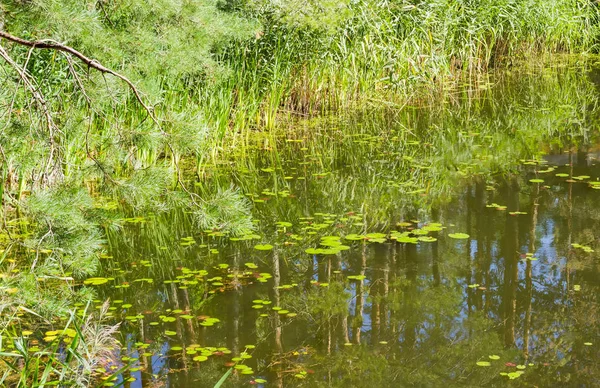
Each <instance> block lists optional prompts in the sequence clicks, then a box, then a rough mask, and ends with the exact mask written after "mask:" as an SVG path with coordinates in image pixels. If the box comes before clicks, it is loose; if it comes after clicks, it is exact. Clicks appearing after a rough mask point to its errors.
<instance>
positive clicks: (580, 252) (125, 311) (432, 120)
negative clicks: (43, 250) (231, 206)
mask: <svg viewBox="0 0 600 388" xmlns="http://www.w3.org/2000/svg"><path fill="white" fill-rule="evenodd" d="M595 74H597V73H596V72H595V71H594V70H593V69H592V70H590V69H588V68H585V67H583V68H582V67H581V66H576V67H575V69H573V68H565V67H562V66H556V67H551V68H548V69H544V70H539V69H538V70H534V71H531V72H530V73H527V72H521V73H518V74H517V73H515V74H510V73H509V74H502V75H499V76H497V77H495V78H492V79H490V80H485V82H479V83H473V84H469V85H463V86H461V87H459V88H457V89H456V90H455V91H453V92H451V93H449V97H446V98H444V99H442V100H443V101H437V100H436V101H437V102H431V101H423V102H422V104H419V106H418V107H410V106H407V107H404V108H403V109H399V107H393V106H392V107H388V108H386V109H382V108H381V107H376V106H374V107H373V109H370V110H367V111H365V112H362V113H360V114H352V115H348V116H347V117H346V116H345V117H342V118H339V117H338V118H335V119H319V120H312V121H298V122H294V123H293V124H288V125H285V126H282V128H279V130H278V131H275V132H274V133H272V134H269V135H263V136H257V137H256V138H253V139H244V140H243V141H244V142H246V143H245V144H244V146H243V147H238V148H237V149H234V150H233V151H231V156H230V157H229V158H228V160H227V161H226V162H224V163H221V164H219V165H207V166H206V168H205V169H204V170H203V171H201V172H200V174H199V177H200V178H199V179H200V181H201V182H202V185H200V184H199V185H198V190H201V187H213V188H214V190H217V189H218V188H228V187H230V186H231V185H234V186H235V187H237V188H239V190H241V192H243V193H244V194H245V195H246V196H247V197H248V201H249V203H251V205H252V206H251V208H252V211H251V214H250V215H249V216H251V217H252V219H253V223H254V225H255V230H254V231H253V232H252V233H245V234H242V235H238V236H237V237H236V236H233V235H231V234H228V233H225V232H223V231H221V230H203V229H202V228H201V227H200V226H198V225H197V224H196V223H194V222H193V221H192V219H191V217H189V215H188V214H185V212H183V211H176V212H170V213H168V214H158V213H157V214H140V215H135V217H132V218H131V219H128V220H126V222H124V227H123V229H121V230H119V231H118V232H115V231H108V233H109V240H108V245H109V257H107V258H105V259H103V273H102V274H101V276H106V277H109V276H110V277H114V280H112V281H111V282H109V283H107V284H104V285H100V286H98V287H97V289H98V294H99V297H98V300H99V301H101V300H105V299H107V298H110V300H111V306H112V308H113V311H115V313H116V314H118V315H122V318H123V320H124V323H123V324H122V326H121V331H120V336H121V337H120V340H121V342H122V343H123V344H124V345H125V346H124V348H125V350H123V351H122V354H121V356H123V357H125V361H126V362H132V363H133V364H134V365H137V366H138V367H139V368H140V369H139V370H137V369H138V368H134V370H133V371H132V372H131V373H129V372H128V373H127V375H125V376H124V378H125V379H129V378H131V377H133V378H135V379H136V381H132V382H128V383H126V384H127V385H129V386H131V387H141V386H144V387H152V386H157V387H158V386H167V387H204V386H205V387H212V386H213V385H214V384H215V383H216V382H217V381H218V380H219V379H220V378H221V377H222V376H223V375H224V374H226V373H227V371H228V370H229V369H230V367H231V366H232V365H233V364H234V363H235V366H234V372H233V373H232V374H231V375H229V376H228V378H227V380H226V382H225V384H224V386H248V385H255V386H265V387H271V386H273V387H276V386H277V387H283V386H286V387H288V386H290V387H292V386H306V387H320V386H323V387H325V386H333V387H338V386H346V387H361V386H371V387H392V386H393V387H404V386H416V387H440V386H461V387H465V386H473V387H480V386H486V387H487V386H499V387H503V386H540V387H548V386H573V387H594V386H599V385H600V362H599V360H600V351H599V350H598V349H600V325H599V322H598V321H599V319H600V314H599V313H600V311H599V308H600V300H599V296H600V277H599V275H600V264H599V260H598V255H599V252H600V246H599V245H598V237H599V236H600V234H599V232H598V231H599V230H600V210H598V205H599V204H600V190H597V189H598V188H600V186H597V185H596V184H595V182H598V179H600V164H599V162H598V160H597V158H599V157H600V154H599V153H598V151H597V149H596V148H595V144H597V132H598V131H597V129H598V127H597V118H598V113H599V111H598V107H597V99H598V95H599V94H598V93H599V92H598V86H597V85H596V84H595V83H594V78H595ZM240 149H241V151H240ZM227 152H229V151H227ZM136 217H137V218H136ZM232 222H234V221H232ZM226 228H227V225H223V230H225V229H226ZM232 237H233V238H232ZM194 358H196V360H194ZM232 359H233V361H232ZM236 368H237V369H236Z"/></svg>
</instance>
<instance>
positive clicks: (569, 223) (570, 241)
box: [565, 152, 573, 290]
mask: <svg viewBox="0 0 600 388" xmlns="http://www.w3.org/2000/svg"><path fill="white" fill-rule="evenodd" d="M569 164H570V165H571V170H570V176H571V177H573V153H572V152H569ZM567 206H568V209H569V215H568V217H567V230H568V233H569V237H568V240H567V263H566V265H565V271H566V278H567V279H566V280H567V290H570V289H571V285H570V282H571V268H570V266H569V264H570V263H571V252H572V251H573V248H572V244H573V183H569V196H568V201H567Z"/></svg>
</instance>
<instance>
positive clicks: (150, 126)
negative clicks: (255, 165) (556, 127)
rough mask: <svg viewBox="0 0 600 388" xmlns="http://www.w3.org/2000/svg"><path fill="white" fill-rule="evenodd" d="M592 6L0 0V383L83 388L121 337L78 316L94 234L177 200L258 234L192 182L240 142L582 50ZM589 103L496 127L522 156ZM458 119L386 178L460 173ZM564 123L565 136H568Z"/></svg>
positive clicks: (209, 224)
mask: <svg viewBox="0 0 600 388" xmlns="http://www.w3.org/2000/svg"><path fill="white" fill-rule="evenodd" d="M599 17H600V8H599V6H598V4H597V3H596V2H593V1H582V0H553V1H542V0H528V1H524V0H484V1H466V0H464V1H443V0H431V1H375V0H358V1H336V0H323V1H308V2H303V3H301V2H297V1H295V0H283V1H278V2H274V1H271V0H219V1H212V0H200V1H198V0H157V1H141V0H124V1H112V0H94V1H88V0H86V1H81V0H31V1H29V0H9V1H3V2H2V4H0V31H2V32H4V33H5V34H4V39H0V54H1V55H0V56H1V58H0V69H1V71H0V78H1V79H2V81H1V82H2V88H0V107H1V108H0V216H1V218H2V220H1V227H0V268H2V271H0V272H1V273H0V275H1V276H0V298H1V300H0V313H1V314H2V319H0V325H1V326H0V358H2V359H3V361H4V363H5V365H3V366H0V381H2V383H3V384H8V385H9V386H33V385H32V384H34V383H35V384H41V385H43V384H44V383H47V382H48V381H51V380H53V381H55V380H56V379H57V378H59V379H60V380H61V381H62V383H64V384H71V385H85V384H93V377H92V374H93V372H94V370H95V369H96V368H97V367H98V363H99V362H101V361H100V360H102V359H104V358H106V357H108V356H107V354H106V353H107V350H106V349H109V348H110V347H114V346H116V345H115V343H114V338H112V334H113V333H114V332H115V330H117V328H116V327H115V326H109V325H105V324H104V321H105V320H106V317H105V315H106V311H107V310H106V309H101V310H100V313H90V312H89V309H88V308H84V309H83V310H81V308H82V307H85V306H88V303H89V300H90V299H93V297H94V296H93V291H92V290H91V289H89V288H86V287H81V281H82V280H83V279H86V278H90V277H92V276H94V275H96V274H97V270H98V268H99V260H100V257H101V255H102V254H103V253H104V244H105V243H106V235H107V234H109V233H114V232H115V231H116V230H118V229H119V227H120V226H119V222H120V221H121V220H122V219H123V217H125V215H127V216H130V215H131V214H136V213H144V212H149V211H151V212H156V213H160V212H161V211H162V212H165V211H167V210H169V209H173V208H184V209H187V213H188V214H189V216H190V217H191V218H193V220H194V222H195V223H196V224H197V225H198V227H199V228H203V229H207V228H216V229H219V230H224V231H227V232H228V233H231V235H243V234H245V233H249V232H250V231H252V230H253V229H254V228H255V225H254V223H253V222H252V221H253V220H252V216H251V212H252V202H251V201H250V200H249V199H248V198H247V197H246V196H245V195H244V193H246V192H248V190H244V188H243V187H242V188H240V187H234V186H232V185H231V183H230V182H225V183H223V184H218V185H217V184H215V185H210V184H207V183H206V182H210V179H207V175H210V174H207V172H206V170H205V169H206V166H207V165H209V164H218V163H219V162H222V163H233V162H234V161H235V158H237V157H238V156H239V160H237V163H238V166H241V165H242V164H243V163H244V155H245V154H246V152H250V151H246V149H248V150H249V149H250V148H252V147H262V148H264V149H268V148H270V147H274V144H275V143H276V138H277V137H281V134H282V132H283V133H284V134H286V133H287V134H289V137H290V138H296V137H300V135H298V134H297V133H294V130H293V129H289V130H288V129H282V127H285V125H282V123H286V122H294V123H300V124H298V127H303V128H305V130H306V131H310V129H306V128H310V125H311V124H310V123H311V120H312V119H318V118H320V117H329V116H336V115H340V116H341V115H346V116H351V115H352V114H354V113H356V112H361V110H369V109H373V110H382V109H383V110H385V109H386V108H391V109H392V110H396V111H403V109H404V108H406V107H407V106H416V107H419V105H425V104H424V102H427V104H432V105H435V104H437V103H438V102H439V101H444V100H447V99H448V97H447V95H445V93H446V92H447V91H448V90H451V91H453V92H455V91H456V90H460V88H458V89H457V88H455V87H454V86H456V85H459V84H464V83H469V82H472V81H473V80H474V79H478V78H479V79H481V80H482V81H481V82H480V83H476V84H477V85H479V86H480V87H479V88H478V89H477V91H474V92H473V93H474V94H475V95H477V94H478V93H486V92H487V89H488V88H489V85H488V83H487V81H486V79H487V78H486V77H487V76H488V75H489V74H490V73H492V72H499V73H502V72H507V71H508V70H510V69H516V68H524V67H526V64H528V63H535V62H536V61H543V60H545V59H546V58H553V57H554V56H556V55H558V54H568V55H571V54H573V55H576V56H577V58H585V55H587V54H591V55H590V57H592V58H593V55H594V54H595V53H597V51H598V50H599V48H600V46H599V44H600V19H599ZM6 34H10V35H11V36H13V37H18V38H20V39H23V40H24V41H26V42H32V41H43V42H45V43H46V44H47V47H41V46H40V45H39V44H38V45H37V47H36V45H35V44H33V45H31V44H24V43H23V41H22V42H18V41H15V39H12V41H11V40H10V39H6V38H7V35H6ZM57 45H61V46H60V47H63V48H64V47H69V48H72V49H74V50H77V52H79V53H82V55H83V56H84V58H86V59H88V61H87V63H86V60H85V59H84V60H82V58H81V57H78V56H77V55H73V52H72V51H69V50H64V49H62V48H59V49H57V47H59V46H57ZM551 60H552V59H550V61H551ZM585 60H586V59H583V61H585ZM100 64H102V65H100ZM99 66H102V68H99ZM582 73H583V71H582ZM115 75H116V76H115ZM509 77H510V75H509ZM550 78H552V79H551V80H550V81H548V87H557V89H558V90H557V93H556V100H553V101H550V102H549V104H551V105H552V107H555V108H556V109H558V107H561V106H563V105H567V104H568V103H570V102H572V101H577V104H579V105H581V106H588V107H590V108H589V109H590V110H592V111H596V110H597V97H595V94H597V91H595V90H594V89H593V86H591V85H587V86H586V87H584V88H582V89H578V90H575V88H573V85H575V82H570V81H569V76H568V75H556V76H551V77H550ZM456 93H457V94H459V97H457V98H459V99H467V100H468V99H469V97H470V96H469V95H468V93H467V94H466V95H465V93H464V92H463V91H458V92H456ZM431 96H434V97H431ZM511 98H514V100H515V101H517V100H518V98H519V96H518V95H515V96H514V97H511ZM473 100H474V101H476V100H477V98H474V99H473ZM443 104H444V103H442V104H441V105H443ZM473 104H474V105H477V104H478V103H477V102H474V103H473ZM462 109H466V108H462ZM469 109H476V110H477V109H479V110H484V109H487V108H486V107H483V106H479V107H477V106H476V107H470V108H469ZM440 110H444V108H443V107H440ZM585 113H586V112H569V113H564V112H562V111H561V113H560V115H559V114H558V113H557V114H556V117H554V116H552V114H540V115H538V116H536V117H535V119H534V120H532V119H531V118H530V117H524V115H523V117H521V116H518V115H517V117H519V118H522V119H523V120H522V121H521V122H512V123H508V125H511V126H512V128H513V132H514V133H516V134H518V135H519V136H522V138H523V139H522V144H523V147H524V148H523V149H527V147H534V146H535V145H536V144H540V142H541V141H542V140H547V139H550V138H553V137H552V136H553V135H554V133H552V130H553V129H550V127H552V120H553V119H554V118H556V119H557V120H562V119H563V118H564V117H567V118H568V119H569V120H572V121H573V123H577V122H580V121H578V120H579V119H580V118H581V117H580V116H581V115H584V114H585ZM356 114H359V113H356ZM442 114H443V113H439V115H440V116H441V115H442ZM468 116H469V115H468V114H465V115H464V117H468ZM467 123H468V121H467V120H466V119H464V118H463V117H461V118H460V119H456V122H455V125H454V126H450V127H449V128H448V129H447V130H446V129H443V130H442V129H439V128H433V129H431V130H430V132H431V133H429V132H427V133H425V134H420V136H422V137H423V138H424V139H426V141H424V143H426V142H429V143H431V144H434V145H443V144H456V145H457V146H456V148H451V147H448V148H449V149H452V153H449V154H448V155H444V156H443V157H437V156H435V155H433V154H431V152H430V151H429V149H428V148H427V147H421V148H415V149H414V150H413V151H406V152H407V154H406V155H404V156H406V158H405V159H404V161H403V162H399V164H398V165H397V166H394V168H396V169H397V170H398V174H403V173H406V174H407V176H406V179H409V177H408V175H409V174H413V175H411V177H414V174H415V173H414V162H413V159H415V158H416V159H418V158H429V159H427V161H428V163H429V162H431V165H432V166H434V167H437V169H436V168H433V169H431V170H428V171H426V172H422V175H419V176H418V179H419V180H420V182H421V183H422V184H423V185H425V184H427V190H428V192H436V190H437V192H439V193H443V192H446V191H448V190H450V188H451V187H453V185H454V184H455V183H456V181H455V180H454V179H458V178H459V176H460V175H461V173H462V171H459V169H458V168H456V171H452V173H449V172H447V171H451V168H449V167H448V166H453V164H452V163H458V162H457V161H461V160H462V159H464V161H465V162H467V161H469V160H470V159H469V158H470V157H471V154H468V152H467V151H465V147H468V144H467V142H463V140H461V139H460V137H461V136H460V132H459V129H458V128H460V127H461V126H465V125H466V124H467ZM506 124H507V123H504V122H502V121H501V119H498V122H497V123H496V124H494V125H491V126H488V127H492V128H493V130H490V131H489V132H485V131H486V128H488V127H486V126H485V125H483V124H481V127H482V128H481V131H482V132H485V133H484V135H485V136H488V137H489V139H488V140H489V141H490V146H494V147H497V149H502V150H504V151H505V154H506V155H507V156H506V158H507V159H509V158H510V157H512V156H515V157H516V156H518V155H519V152H520V151H522V150H512V149H511V144H509V141H508V140H507V139H508V137H507V136H508V135H506V134H502V133H501V132H502V131H501V130H502V126H503V125H506ZM574 127H576V125H575V124H574ZM488 129H489V128H488ZM579 129H581V128H573V133H572V134H569V135H568V136H567V135H565V136H566V137H569V138H570V139H573V138H584V137H585V134H583V129H581V131H580V132H578V130H579ZM438 130H439V132H444V133H438V132H436V131H438ZM287 131H289V133H288V132H287ZM528 131H529V132H528ZM408 132H410V131H408ZM482 136H483V135H482ZM414 139H415V137H413V136H408V135H407V136H406V139H400V140H401V141H402V142H404V141H405V142H407V143H409V142H410V141H414ZM397 140H398V139H395V140H394V141H397ZM257 143H260V145H259V146H257V145H256V144H257ZM316 143H318V146H315V147H321V148H320V149H319V150H320V151H321V153H323V154H325V153H327V152H328V151H327V149H328V148H327V147H328V146H329V145H327V144H323V143H319V142H318V141H317V142H316ZM566 143H567V141H565V144H566ZM461 147H462V148H461ZM502 147H504V148H502ZM330 151H331V150H330ZM513 151H514V152H513ZM331 152H333V151H331ZM410 152H413V154H410ZM428 152H429V154H428ZM523 153H524V152H523ZM273 154H276V153H275V152H274V153H273ZM467 154H468V155H467ZM232 155H233V156H232ZM240 155H241V156H240ZM274 157H276V156H274ZM461 158H462V159H461ZM491 159H493V158H490V161H489V163H487V162H485V163H483V162H482V164H481V170H482V171H485V172H486V173H494V172H496V169H497V167H498V165H501V163H502V161H498V160H491ZM248 163H251V162H248ZM402 163H405V164H402ZM411 163H412V164H413V165H411ZM506 165H509V163H508V162H506ZM247 167H248V166H247ZM248 168H250V167H248ZM452 168H454V167H452ZM411 179H412V178H411ZM431 181H436V182H438V183H436V184H430V183H427V182H431ZM205 183H206V184H205ZM367 184H368V183H367ZM332 187H336V186H335V185H334V184H332ZM420 188H421V187H418V189H420ZM365 196H368V193H367V194H365ZM440 196H441V194H440ZM115 210H118V211H116V212H115ZM88 307H89V306H88ZM78 309H79V310H78ZM76 310H78V311H79V312H78V313H75V311H76ZM82 311H83V313H82ZM25 327H36V328H45V329H47V331H48V332H50V333H51V334H49V335H46V337H53V336H54V337H57V338H61V339H62V342H60V343H61V344H62V345H60V346H59V345H58V343H59V342H55V343H54V345H49V346H48V347H46V348H44V347H42V345H41V344H40V345H39V346H40V347H39V348H38V347H37V345H36V348H37V350H38V351H37V352H33V353H32V352H31V349H27V345H26V343H27V335H26V333H28V332H29V329H26V330H22V328H25ZM54 332H55V333H54ZM24 333H25V334H24ZM49 342H50V341H49ZM34 350H35V349H34ZM117 372H119V371H115V375H116V374H117Z"/></svg>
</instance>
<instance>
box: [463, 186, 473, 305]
mask: <svg viewBox="0 0 600 388" xmlns="http://www.w3.org/2000/svg"><path fill="white" fill-rule="evenodd" d="M466 202H467V206H466V207H467V211H466V212H465V216H466V218H467V220H466V233H467V234H468V235H469V236H473V230H472V229H473V228H472V224H471V212H472V211H471V210H472V207H473V195H472V188H471V187H469V188H468V190H467V201H466ZM472 245H473V244H471V238H468V239H467V249H465V254H466V256H467V274H468V275H467V281H468V284H473V283H474V277H473V258H472V249H473V248H472ZM473 291H474V290H473ZM473 291H471V292H468V293H467V311H468V312H469V315H470V314H471V311H473V302H474V298H475V293H474V292H473Z"/></svg>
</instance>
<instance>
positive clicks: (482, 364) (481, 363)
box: [477, 361, 492, 366]
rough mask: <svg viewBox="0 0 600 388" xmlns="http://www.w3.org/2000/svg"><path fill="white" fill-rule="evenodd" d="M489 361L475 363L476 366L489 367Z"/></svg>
mask: <svg viewBox="0 0 600 388" xmlns="http://www.w3.org/2000/svg"><path fill="white" fill-rule="evenodd" d="M491 365H492V364H491V363H490V362H489V361H477V366H491Z"/></svg>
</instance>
